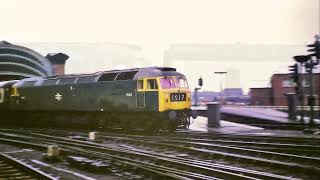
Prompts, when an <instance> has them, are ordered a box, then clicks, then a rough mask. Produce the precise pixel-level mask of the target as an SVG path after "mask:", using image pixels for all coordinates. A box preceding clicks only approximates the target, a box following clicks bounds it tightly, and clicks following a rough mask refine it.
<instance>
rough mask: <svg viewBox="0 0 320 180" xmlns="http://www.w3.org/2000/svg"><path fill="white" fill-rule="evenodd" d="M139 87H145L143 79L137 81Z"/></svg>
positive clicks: (140, 88) (139, 88)
mask: <svg viewBox="0 0 320 180" xmlns="http://www.w3.org/2000/svg"><path fill="white" fill-rule="evenodd" d="M137 89H138V90H142V89H143V80H138V82H137Z"/></svg>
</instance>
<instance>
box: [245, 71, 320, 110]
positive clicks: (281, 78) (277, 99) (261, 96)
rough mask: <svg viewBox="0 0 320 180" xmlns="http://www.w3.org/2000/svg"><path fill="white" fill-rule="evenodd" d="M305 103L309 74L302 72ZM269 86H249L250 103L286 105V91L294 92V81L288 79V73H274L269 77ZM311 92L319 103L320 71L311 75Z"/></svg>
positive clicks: (307, 94) (308, 86) (308, 88)
mask: <svg viewBox="0 0 320 180" xmlns="http://www.w3.org/2000/svg"><path fill="white" fill-rule="evenodd" d="M300 77H301V78H302V79H303V83H302V84H303V87H304V94H305V98H304V99H305V103H304V104H307V102H306V101H307V97H308V96H309V94H310V93H309V92H310V84H309V75H308V74H302V75H301V76H300ZM270 84H271V87H262V88H250V104H251V105H262V106H287V105H288V104H287V98H286V94H287V93H295V90H294V87H295V83H294V82H293V81H292V80H291V79H290V74H274V75H272V77H271V79H270ZM313 92H314V95H315V96H316V98H317V100H316V103H317V104H319V100H318V99H319V98H318V97H320V73H314V75H313Z"/></svg>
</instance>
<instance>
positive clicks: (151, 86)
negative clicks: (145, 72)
mask: <svg viewBox="0 0 320 180" xmlns="http://www.w3.org/2000/svg"><path fill="white" fill-rule="evenodd" d="M147 89H149V90H153V89H158V84H157V81H156V80H155V79H148V80H147Z"/></svg>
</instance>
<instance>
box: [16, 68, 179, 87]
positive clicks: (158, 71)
mask: <svg viewBox="0 0 320 180" xmlns="http://www.w3.org/2000/svg"><path fill="white" fill-rule="evenodd" d="M159 76H160V77H161V76H182V77H184V75H183V74H181V73H179V72H177V71H176V69H175V68H170V67H146V68H133V69H124V70H110V71H99V72H96V73H92V74H66V75H58V76H51V77H46V78H42V77H34V78H27V79H23V80H21V81H19V82H18V83H16V84H14V86H17V87H27V86H42V85H44V86H45V85H57V84H78V83H90V82H98V81H114V80H137V79H139V78H144V77H159Z"/></svg>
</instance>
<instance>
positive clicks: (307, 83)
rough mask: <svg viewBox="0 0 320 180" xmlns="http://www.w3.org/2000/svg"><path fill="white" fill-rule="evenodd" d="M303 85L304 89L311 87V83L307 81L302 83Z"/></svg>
mask: <svg viewBox="0 0 320 180" xmlns="http://www.w3.org/2000/svg"><path fill="white" fill-rule="evenodd" d="M302 84H303V87H310V82H309V81H307V80H305V79H304V80H303V81H302Z"/></svg>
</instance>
